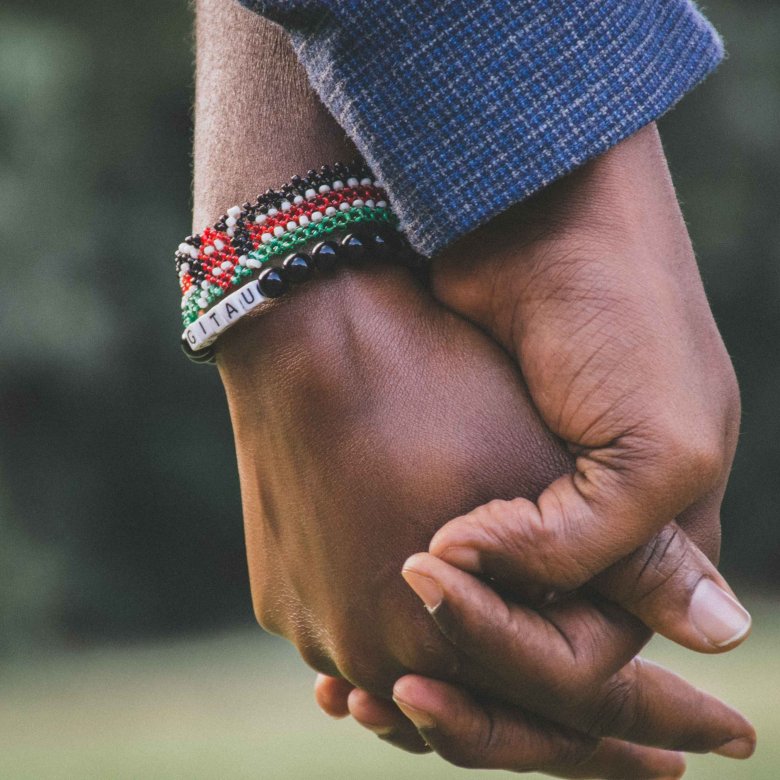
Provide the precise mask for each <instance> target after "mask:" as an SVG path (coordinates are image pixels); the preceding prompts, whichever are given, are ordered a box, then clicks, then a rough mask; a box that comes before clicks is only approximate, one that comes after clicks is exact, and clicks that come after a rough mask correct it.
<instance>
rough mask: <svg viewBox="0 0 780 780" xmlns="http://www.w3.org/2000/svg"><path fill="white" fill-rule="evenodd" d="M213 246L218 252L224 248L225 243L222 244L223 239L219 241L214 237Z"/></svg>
mask: <svg viewBox="0 0 780 780" xmlns="http://www.w3.org/2000/svg"><path fill="white" fill-rule="evenodd" d="M214 248H215V249H216V250H217V251H218V252H221V251H222V250H223V249H224V248H225V244H224V242H223V241H220V240H219V239H218V238H215V239H214Z"/></svg>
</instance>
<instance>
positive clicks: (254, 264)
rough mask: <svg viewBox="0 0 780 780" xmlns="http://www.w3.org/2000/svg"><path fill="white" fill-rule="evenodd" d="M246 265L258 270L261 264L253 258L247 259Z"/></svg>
mask: <svg viewBox="0 0 780 780" xmlns="http://www.w3.org/2000/svg"><path fill="white" fill-rule="evenodd" d="M246 264H247V265H248V266H249V267H250V268H260V266H261V265H262V263H261V262H260V261H259V260H257V259H255V258H254V257H248V258H247V261H246Z"/></svg>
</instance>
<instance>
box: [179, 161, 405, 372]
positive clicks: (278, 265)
mask: <svg viewBox="0 0 780 780" xmlns="http://www.w3.org/2000/svg"><path fill="white" fill-rule="evenodd" d="M386 197H387V196H386V194H385V192H384V190H383V189H382V186H381V184H380V183H379V182H377V181H375V180H374V177H373V176H372V175H371V172H370V170H369V169H368V168H367V167H366V166H365V164H363V163H353V164H350V165H344V164H342V163H336V164H335V165H334V166H332V167H331V166H323V167H322V168H321V169H320V171H319V172H316V171H314V170H311V171H309V172H308V174H307V175H306V176H305V177H300V176H294V177H293V178H292V179H291V180H290V182H289V183H288V184H285V185H284V186H283V187H282V188H281V189H280V190H267V191H266V192H265V193H264V194H262V195H259V196H258V197H257V200H256V201H255V202H254V203H249V202H247V203H244V204H243V205H242V206H233V207H232V208H230V209H228V210H227V213H226V214H224V215H223V216H222V217H221V218H220V219H219V220H218V221H217V222H216V224H215V225H214V226H213V227H210V228H206V229H205V230H204V231H203V232H202V233H201V234H200V235H195V236H188V237H187V238H186V239H184V241H183V242H182V243H181V244H179V248H178V251H177V252H176V270H177V272H178V275H179V283H180V286H181V291H182V301H181V308H182V322H183V324H184V333H183V334H182V348H183V349H184V352H185V354H186V355H187V356H188V357H190V358H191V359H192V360H194V361H196V362H213V361H214V351H213V349H212V345H213V343H214V342H215V340H216V339H217V337H218V336H219V335H220V334H221V333H223V332H224V331H225V330H226V329H227V328H229V327H230V326H231V325H233V324H235V323H236V322H237V321H238V320H239V319H241V317H243V316H244V315H245V314H247V313H248V312H250V311H253V310H254V309H256V308H257V307H258V306H260V305H262V304H263V303H265V302H267V301H269V300H272V299H274V298H278V297H279V296H280V295H283V294H284V293H285V292H286V291H287V290H288V289H289V288H290V286H291V285H295V284H297V283H300V282H303V281H306V280H307V279H309V278H310V277H311V276H312V274H314V273H315V272H326V271H329V270H331V269H332V268H334V267H335V266H336V264H337V263H338V262H339V260H344V261H347V262H355V261H359V260H360V259H362V258H363V257H366V258H368V257H380V256H382V255H387V254H389V252H388V250H390V249H392V250H393V253H392V254H393V255H394V256H395V257H396V258H397V259H399V260H401V261H402V262H407V261H409V260H411V257H412V255H411V250H410V249H409V247H408V245H407V244H406V242H405V241H404V239H403V238H402V236H401V234H400V233H399V232H398V227H397V226H398V219H397V217H396V216H395V214H394V213H393V212H392V211H391V209H390V207H389V205H388V203H387V199H386Z"/></svg>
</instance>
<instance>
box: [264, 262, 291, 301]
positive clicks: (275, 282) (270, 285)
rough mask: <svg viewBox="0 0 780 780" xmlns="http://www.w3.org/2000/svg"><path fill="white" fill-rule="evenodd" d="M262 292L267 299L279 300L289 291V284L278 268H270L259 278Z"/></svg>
mask: <svg viewBox="0 0 780 780" xmlns="http://www.w3.org/2000/svg"><path fill="white" fill-rule="evenodd" d="M257 283H258V286H259V287H260V292H261V293H262V294H263V295H265V297H266V298H278V297H279V296H280V295H282V294H283V293H284V292H286V290H287V282H285V280H284V277H283V276H282V274H281V273H280V271H279V269H278V268H268V269H267V270H265V271H263V273H261V274H260V276H259V277H258V278H257Z"/></svg>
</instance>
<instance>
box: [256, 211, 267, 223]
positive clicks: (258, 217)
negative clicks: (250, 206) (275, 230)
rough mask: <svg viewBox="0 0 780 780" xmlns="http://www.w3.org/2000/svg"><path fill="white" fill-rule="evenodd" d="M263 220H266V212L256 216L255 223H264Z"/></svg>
mask: <svg viewBox="0 0 780 780" xmlns="http://www.w3.org/2000/svg"><path fill="white" fill-rule="evenodd" d="M263 222H265V214H258V215H257V216H256V217H255V224H256V225H262V224H263Z"/></svg>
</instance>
